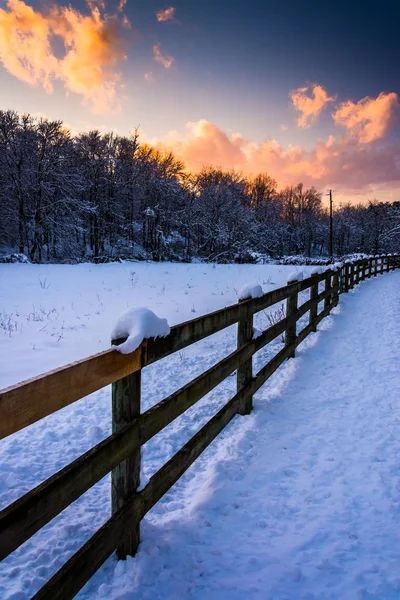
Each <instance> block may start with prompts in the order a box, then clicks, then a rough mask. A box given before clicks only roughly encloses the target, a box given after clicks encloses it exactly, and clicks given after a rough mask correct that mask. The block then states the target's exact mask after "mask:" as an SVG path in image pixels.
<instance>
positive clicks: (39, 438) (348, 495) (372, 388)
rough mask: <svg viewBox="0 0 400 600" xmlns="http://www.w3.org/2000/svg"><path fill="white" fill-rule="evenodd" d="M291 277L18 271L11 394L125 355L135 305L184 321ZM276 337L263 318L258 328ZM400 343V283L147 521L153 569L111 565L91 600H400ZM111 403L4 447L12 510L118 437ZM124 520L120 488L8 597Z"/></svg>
mask: <svg viewBox="0 0 400 600" xmlns="http://www.w3.org/2000/svg"><path fill="white" fill-rule="evenodd" d="M292 268H293V267H292ZM306 269H307V267H305V268H304V270H306ZM132 270H134V271H135V273H134V274H133V275H132V272H131V271H132ZM289 270H290V267H289V268H287V267H285V266H279V265H251V266H249V265H245V266H244V265H226V266H225V265H221V266H218V267H217V268H214V267H213V266H211V265H171V264H158V265H150V264H140V265H138V264H135V265H133V266H132V265H96V266H95V267H93V265H92V266H91V267H89V266H88V265H77V266H74V267H70V266H54V265H52V266H50V265H49V266H48V267H45V268H44V267H42V266H38V265H24V264H16V265H1V266H0V276H1V278H2V282H3V285H2V287H1V292H0V294H1V299H0V307H1V311H2V318H3V321H1V322H2V323H4V327H3V329H1V330H0V331H1V332H2V333H3V332H4V335H3V334H2V335H0V357H1V368H0V373H1V385H8V384H10V383H13V382H15V381H18V380H20V379H24V378H27V377H29V376H31V375H33V374H36V373H37V372H40V371H43V370H47V369H50V368H54V367H56V366H58V365H60V364H65V363H66V362H69V361H71V360H76V359H77V358H79V355H81V356H82V355H83V356H86V355H88V354H90V353H92V352H97V351H99V350H102V349H105V348H107V347H108V345H109V332H110V330H111V328H112V320H113V319H114V318H115V314H119V313H120V312H122V311H123V309H124V308H127V305H128V306H132V304H137V305H139V304H141V305H146V306H149V308H150V309H151V310H154V312H156V313H159V314H163V315H165V316H166V317H167V319H168V322H169V323H171V324H174V323H179V322H182V321H184V320H186V319H188V318H193V317H194V316H197V315H198V314H205V313H206V312H210V311H212V310H216V309H217V308H220V307H222V306H224V305H229V304H233V303H234V302H236V301H237V295H236V292H235V287H234V286H235V285H237V284H238V282H239V284H240V285H243V284H244V283H245V282H246V281H249V279H250V278H252V279H253V280H254V281H258V282H259V283H260V285H263V287H264V289H268V290H269V289H274V288H275V287H279V286H282V285H284V284H285V282H286V279H287V273H288V272H289ZM310 271H311V268H310V269H309V270H308V271H307V272H308V273H309V272H310ZM39 278H40V280H41V281H43V280H44V278H47V283H50V284H51V285H50V286H48V287H46V286H44V287H41V285H40V284H39ZM186 292H187V293H186ZM300 298H301V301H305V300H306V299H307V294H306V293H305V294H300ZM71 304H73V307H72V306H71ZM192 308H195V314H193V311H192ZM272 308H273V307H272ZM4 315H7V318H8V320H7V319H6V318H5V316H4ZM10 315H11V317H10ZM307 317H308V316H307V315H306V316H305V317H304V321H303V323H304V324H306V323H307ZM8 324H10V326H9V325H8ZM79 325H85V326H84V327H79ZM268 325H269V322H268V319H267V315H266V314H264V311H262V312H261V313H259V314H258V315H256V317H255V323H254V327H255V329H260V330H261V329H265V328H266V327H268ZM53 334H55V335H53ZM399 336H400V272H397V271H395V272H392V273H388V274H384V275H383V276H382V277H379V278H373V279H371V280H369V281H366V282H365V283H361V284H360V285H359V286H356V287H355V288H354V289H353V290H352V291H351V292H350V293H349V294H342V295H341V297H340V304H339V307H338V308H337V309H335V310H334V315H333V316H331V317H329V318H328V319H325V320H324V321H323V322H322V323H321V324H320V326H319V332H318V333H316V334H313V335H312V336H310V337H309V338H307V340H306V341H305V342H304V343H303V344H302V345H301V346H300V348H299V351H298V352H297V355H296V358H295V359H294V360H289V361H287V362H286V363H285V364H284V365H283V366H282V368H281V369H279V371H278V372H277V373H276V374H275V375H274V376H273V377H272V378H271V379H270V380H269V381H268V383H267V384H266V385H265V386H264V387H263V388H262V389H261V390H260V391H259V392H258V393H257V394H256V396H255V399H254V411H253V412H252V413H251V414H250V415H248V416H245V417H242V416H237V417H235V419H234V420H233V421H232V423H231V424H230V425H229V426H228V427H227V428H226V429H225V430H224V431H223V433H222V434H221V435H220V436H219V437H218V438H217V440H215V441H214V442H213V444H212V445H211V446H210V447H209V448H208V449H207V450H206V451H205V452H204V453H203V454H202V455H201V456H200V458H199V459H198V460H197V461H196V462H195V463H194V465H193V466H192V467H191V468H190V469H189V471H188V472H187V473H186V474H185V475H184V477H182V478H181V479H180V480H179V482H178V483H177V484H176V485H175V486H174V488H173V489H172V490H171V491H170V492H169V493H168V494H166V495H165V496H164V497H163V498H162V500H161V501H160V502H159V503H157V505H156V506H155V507H154V508H153V509H152V511H150V513H149V514H148V515H147V516H146V518H145V519H144V521H143V524H142V542H141V544H140V547H139V551H138V554H137V555H136V557H135V558H128V560H127V561H119V562H118V561H117V560H116V557H115V555H113V556H112V557H110V559H109V560H108V561H107V562H106V563H105V564H104V565H103V567H102V568H101V569H100V570H99V571H98V572H97V573H96V575H95V576H94V577H93V578H92V579H91V581H90V582H89V583H88V584H87V585H86V586H85V588H84V589H83V590H82V591H81V592H80V593H79V594H78V599H79V600H96V599H98V598H99V599H100V598H107V599H108V600H133V598H135V600H144V599H148V600H150V599H151V600H159V599H163V598H185V599H186V598H188V599H189V600H200V599H201V600H202V599H203V598H205V597H207V598H210V599H211V600H225V599H228V598H229V600H245V599H246V600H247V599H250V600H261V599H265V598H274V599H277V600H278V599H281V600H284V599H285V600H317V599H318V600H337V599H338V598H340V599H341V600H354V599H355V598H360V599H364V600H367V599H368V600H372V599H374V600H382V599H385V600H392V599H393V600H394V599H397V598H399V595H400V592H399V590H400V583H399V577H398V564H399V560H400V545H399V543H398V514H399V499H398V496H399V494H398V490H399V489H400V475H399V468H398V456H399V453H400V406H399V403H398V389H399V386H400V373H399V369H398V364H399V361H400V346H399V345H398V344H397V340H398V339H399ZM57 340H58V341H57ZM235 344H236V327H230V328H228V329H226V330H224V331H223V332H220V333H219V334H216V335H215V336H212V337H211V338H208V339H206V340H203V341H202V342H199V343H198V344H196V345H194V346H191V347H190V348H187V349H185V350H184V351H183V352H182V353H176V354H175V355H172V356H170V357H168V359H165V360H163V361H160V362H159V363H156V364H154V365H151V366H150V367H148V368H146V369H144V371H143V377H142V385H143V394H142V399H143V410H146V409H147V408H149V407H150V406H152V405H153V404H154V403H156V402H158V401H159V400H161V399H162V398H164V397H165V396H166V395H168V394H169V393H171V392H172V391H174V390H176V389H177V388H178V387H180V386H181V385H183V384H184V383H186V382H187V381H189V380H190V379H192V378H193V377H195V376H196V375H198V374H199V373H201V372H203V371H204V370H205V369H206V368H208V367H209V366H211V365H212V364H215V363H216V362H217V361H218V360H220V359H221V358H222V357H223V356H226V355H227V354H228V353H230V352H231V351H232V350H233V349H234V348H235ZM32 345H34V346H35V348H33V347H32ZM281 347H282V343H281V341H280V339H277V340H275V342H274V343H273V344H270V345H268V346H267V347H266V348H264V349H263V350H261V351H260V352H258V353H257V354H256V355H255V357H254V373H256V372H257V371H258V370H259V369H260V368H261V367H262V366H263V365H264V364H265V362H266V361H267V360H268V359H269V358H271V357H272V356H273V355H275V354H276V352H277V350H279V349H280V348H281ZM77 355H78V356H77ZM234 390H235V377H228V378H227V380H226V381H225V382H224V383H223V384H221V385H220V386H218V388H216V389H215V390H214V391H213V392H211V393H210V394H208V395H207V397H206V398H205V399H204V400H202V401H200V402H199V403H197V404H196V405H195V406H194V407H192V409H190V410H189V411H187V413H185V415H182V417H180V418H179V419H177V420H176V421H175V422H174V423H172V424H171V425H170V426H169V427H168V428H167V429H166V430H165V431H163V432H162V433H161V434H159V435H158V436H156V437H155V438H154V439H153V440H151V441H150V442H149V443H148V444H146V445H145V446H144V447H143V454H142V456H143V464H142V476H141V485H144V484H145V482H146V481H147V480H148V478H149V477H150V476H151V475H152V474H153V473H154V472H155V471H156V470H157V469H158V468H160V466H161V465H162V464H164V463H165V461H166V460H167V459H168V458H169V457H170V456H172V455H173V454H174V453H175V452H176V451H177V450H178V449H179V448H181V446H182V445H183V443H185V441H187V439H189V438H190V437H191V436H192V435H193V434H194V433H195V432H196V431H198V429H199V428H200V427H201V426H203V425H204V424H205V423H206V422H207V421H208V420H209V419H210V417H211V416H212V415H213V414H215V413H216V411H218V410H219V408H221V406H223V405H224V404H225V403H226V401H227V400H228V399H229V398H230V397H232V395H233V393H234ZM110 405H111V398H110V388H109V387H108V388H105V389H104V390H101V391H100V392H98V393H96V394H92V395H91V396H88V397H87V398H85V399H83V400H81V401H79V402H77V403H75V404H73V405H72V406H70V407H68V408H66V409H64V410H62V411H59V412H58V413H56V414H55V415H52V416H51V417H49V418H47V419H44V420H42V421H40V422H38V423H36V424H35V425H33V426H32V427H30V428H28V429H26V430H23V431H21V432H19V433H17V434H15V435H13V436H10V437H9V438H7V439H5V440H2V441H1V442H0V457H1V458H0V504H1V507H4V506H6V505H8V504H9V503H10V502H12V501H13V500H15V499H16V498H18V497H20V496H21V495H22V494H23V493H26V492H27V491H28V490H29V489H31V488H32V487H34V486H35V485H37V484H38V483H40V482H41V481H43V480H44V479H45V478H47V477H49V476H50V475H52V474H53V473H54V472H55V471H56V470H58V469H60V468H62V467H63V466H64V465H65V464H68V463H69V462H71V460H73V459H74V458H76V457H77V456H79V455H80V454H82V453H83V452H85V451H86V450H87V449H89V448H90V447H92V446H93V445H94V444H95V443H98V442H99V441H100V440H101V439H103V438H104V437H106V436H107V435H109V434H110V432H111V419H110V415H111V410H110ZM109 514H110V478H109V476H108V477H105V478H104V479H103V480H102V481H100V482H99V483H98V484H97V485H96V486H94V488H92V489H91V490H90V491H88V492H87V493H86V494H84V495H83V496H82V497H81V498H80V499H78V500H77V501H76V502H75V503H74V504H73V505H71V507H69V508H68V509H66V510H65V511H64V512H63V513H62V514H61V515H59V516H58V517H56V518H55V519H53V521H51V523H49V524H48V525H47V526H46V527H45V528H44V529H43V530H41V531H40V532H38V534H36V535H35V536H34V537H33V538H31V539H30V540H29V541H28V542H27V543H26V544H24V545H23V546H22V547H21V548H20V549H19V550H17V551H16V552H14V553H13V554H12V555H11V556H10V557H8V558H7V559H5V560H4V561H3V562H2V563H1V565H0V598H2V600H3V599H4V600H10V598H12V597H13V595H14V598H19V599H20V600H25V599H27V598H30V597H31V596H32V595H33V594H34V593H35V592H36V591H37V590H38V589H39V588H40V587H41V586H42V585H43V584H44V583H45V581H46V580H47V579H48V578H49V577H50V576H51V575H52V574H53V573H54V572H55V571H56V570H57V569H58V568H60V566H61V565H62V564H63V563H64V562H65V561H66V560H67V559H68V557H69V556H71V555H72V554H73V553H74V552H75V551H76V550H77V549H78V548H79V547H80V546H81V545H82V543H84V541H86V540H87V539H88V538H89V536H91V535H93V534H94V532H95V531H96V530H97V529H98V528H99V527H100V526H101V524H102V523H104V522H105V520H106V519H107V518H108V516H109Z"/></svg>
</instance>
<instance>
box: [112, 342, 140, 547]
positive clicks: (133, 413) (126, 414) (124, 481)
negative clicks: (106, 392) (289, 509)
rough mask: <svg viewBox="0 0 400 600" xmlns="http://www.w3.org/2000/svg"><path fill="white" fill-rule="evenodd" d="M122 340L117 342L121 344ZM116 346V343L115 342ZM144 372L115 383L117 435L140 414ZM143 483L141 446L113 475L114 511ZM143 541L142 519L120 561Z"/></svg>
mask: <svg viewBox="0 0 400 600" xmlns="http://www.w3.org/2000/svg"><path fill="white" fill-rule="evenodd" d="M122 341H123V340H118V343H121V342H122ZM112 343H113V344H114V343H116V341H113V342H112ZM140 392H141V371H136V372H135V373H132V374H131V375H127V376H126V377H124V378H123V379H120V380H119V381H116V382H115V383H113V384H112V432H113V433H116V432H117V431H119V430H120V429H122V428H123V427H125V426H126V425H129V424H130V423H132V421H133V420H134V419H135V418H136V417H138V416H139V415H140V395H141V394H140ZM139 484H140V446H139V445H138V448H137V450H135V452H134V453H133V454H132V455H131V456H129V457H128V458H126V459H125V460H123V461H122V462H121V463H120V464H119V465H117V466H116V467H115V468H114V469H113V470H112V472H111V510H112V514H114V513H115V512H117V510H118V509H120V508H121V507H122V506H123V505H124V504H125V503H126V501H127V499H128V498H129V497H130V496H131V495H132V494H133V493H134V492H136V490H137V488H138V487H139ZM139 542H140V520H139V519H136V518H135V519H134V520H133V521H132V523H131V526H130V529H129V531H126V532H125V537H124V538H123V539H121V545H120V546H119V547H118V548H117V556H118V558H119V559H125V558H126V556H127V555H128V554H130V555H131V556H134V555H135V553H136V551H137V548H138V545H139Z"/></svg>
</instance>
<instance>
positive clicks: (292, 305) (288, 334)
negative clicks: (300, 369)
mask: <svg viewBox="0 0 400 600" xmlns="http://www.w3.org/2000/svg"><path fill="white" fill-rule="evenodd" d="M302 279H303V273H302V272H301V271H300V272H299V273H291V274H290V275H289V278H288V284H291V283H297V281H301V280H302ZM298 297H299V294H298V292H292V293H291V294H290V296H288V297H287V299H286V318H287V319H291V318H293V321H292V322H290V323H289V325H288V326H287V328H286V331H285V345H286V346H291V345H292V344H294V342H295V341H296V337H297V321H296V319H295V317H294V315H295V314H296V312H297V303H298ZM295 354H296V351H295V350H293V352H292V353H291V354H289V356H288V358H294V357H295Z"/></svg>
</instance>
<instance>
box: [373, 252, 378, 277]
mask: <svg viewBox="0 0 400 600" xmlns="http://www.w3.org/2000/svg"><path fill="white" fill-rule="evenodd" d="M374 260H375V270H374V276H375V277H376V276H377V275H378V257H377V256H375V259H374Z"/></svg>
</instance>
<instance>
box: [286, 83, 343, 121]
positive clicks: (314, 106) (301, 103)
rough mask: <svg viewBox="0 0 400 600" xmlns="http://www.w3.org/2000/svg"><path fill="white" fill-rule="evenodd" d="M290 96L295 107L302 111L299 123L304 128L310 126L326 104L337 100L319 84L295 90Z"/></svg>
mask: <svg viewBox="0 0 400 600" xmlns="http://www.w3.org/2000/svg"><path fill="white" fill-rule="evenodd" d="M289 97H290V99H291V100H292V103H293V106H294V108H295V109H296V110H297V111H298V112H300V113H301V114H300V116H299V118H298V119H297V125H298V126H299V127H302V128H308V127H310V126H311V124H312V123H313V122H314V121H315V120H316V119H317V118H318V116H319V115H320V114H321V112H322V111H323V109H324V108H325V106H326V105H327V104H329V103H330V102H333V101H334V100H335V97H330V96H328V94H327V92H326V90H325V89H324V88H323V87H322V85H318V84H313V85H312V86H311V87H303V88H298V89H297V90H293V91H291V92H290V94H289Z"/></svg>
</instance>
